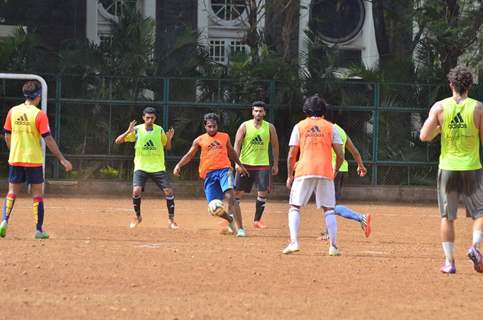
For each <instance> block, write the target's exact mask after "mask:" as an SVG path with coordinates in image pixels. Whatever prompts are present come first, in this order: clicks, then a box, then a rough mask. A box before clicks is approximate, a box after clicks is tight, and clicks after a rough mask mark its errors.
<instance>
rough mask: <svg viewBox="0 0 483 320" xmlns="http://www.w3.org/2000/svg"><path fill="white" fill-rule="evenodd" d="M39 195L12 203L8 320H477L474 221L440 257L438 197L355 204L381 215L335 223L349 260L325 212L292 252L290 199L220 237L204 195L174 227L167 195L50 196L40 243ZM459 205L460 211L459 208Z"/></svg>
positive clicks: (1, 277) (4, 308) (180, 206)
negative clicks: (367, 232) (36, 235)
mask: <svg viewBox="0 0 483 320" xmlns="http://www.w3.org/2000/svg"><path fill="white" fill-rule="evenodd" d="M30 204H31V200H29V199H27V198H20V199H18V200H17V202H16V204H15V210H14V213H13V217H12V221H11V225H10V229H9V230H8V234H7V237H6V238H5V239H1V240H0V250H1V251H0V252H1V260H0V266H1V273H0V288H1V290H0V299H1V302H2V303H1V311H0V318H1V319H34V318H35V319H328V318H329V319H330V318H334V319H351V318H352V319H388V318H390V319H391V320H394V319H414V318H418V319H478V318H481V315H482V312H483V302H482V299H481V297H482V295H481V293H482V290H483V275H482V274H478V273H476V272H474V271H473V268H472V265H471V263H470V262H469V260H468V259H467V258H466V257H465V252H466V248H467V246H468V243H469V241H470V239H471V221H470V220H468V219H460V220H459V221H458V222H457V236H458V239H457V242H456V258H457V268H458V272H457V274H456V275H452V276H448V275H443V274H440V273H439V271H438V270H439V266H440V263H441V261H442V252H441V245H440V241H439V231H438V230H439V219H438V212H437V209H436V207H435V205H427V206H414V205H405V204H403V205H395V204H380V203H376V204H368V203H351V204H350V206H351V207H353V208H355V209H358V210H361V211H363V212H367V211H370V212H371V213H372V214H373V217H374V223H373V228H374V231H373V234H372V236H371V237H370V238H369V239H366V238H364V236H363V233H362V231H361V229H360V227H359V225H358V224H357V223H355V222H352V221H347V220H343V219H340V218H339V219H338V222H339V237H338V242H339V246H340V248H341V251H342V254H343V255H342V256H340V257H329V256H328V254H327V253H328V247H327V246H328V245H327V243H325V242H320V241H317V240H316V236H317V234H318V232H319V231H320V230H319V229H320V225H321V214H320V212H319V211H317V210H316V209H315V208H314V205H313V204H312V205H311V206H310V207H309V208H306V209H305V210H303V211H302V217H301V230H300V236H301V239H300V240H301V242H300V244H301V251H300V252H298V253H295V254H293V255H289V256H286V255H282V254H281V250H282V249H283V248H284V247H285V245H286V244H287V241H288V227H287V214H286V211H287V204H286V203H285V202H276V203H275V202H274V201H272V202H269V204H268V205H267V209H266V214H265V222H266V224H267V225H268V226H269V228H268V229H265V230H253V229H252V228H251V223H250V221H251V219H252V217H253V213H252V208H253V207H254V204H253V200H247V201H245V202H243V203H242V211H243V215H244V218H245V222H246V224H247V231H248V237H247V238H244V239H238V238H235V237H233V236H226V235H225V236H223V235H220V234H219V233H218V232H219V226H218V224H217V222H218V219H216V218H213V217H211V216H209V215H208V214H207V212H206V209H205V208H206V203H205V202H204V201H203V200H177V202H176V205H177V221H178V223H179V225H180V227H181V229H179V230H176V231H172V230H169V229H168V228H167V223H166V221H167V218H166V204H165V202H164V201H160V200H156V199H146V200H144V201H143V203H142V206H143V208H142V210H143V215H144V221H143V223H142V224H141V225H140V226H139V227H138V228H136V229H134V230H129V229H128V227H127V226H128V223H129V217H130V212H131V209H130V208H131V201H130V199H129V198H128V197H126V198H123V199H114V198H109V199H107V200H104V199H89V198H56V197H52V196H48V197H46V224H45V226H46V230H48V231H49V232H50V234H51V239H49V240H45V241H35V240H33V229H34V222H33V218H32V214H31V205H30ZM462 214H463V211H461V212H460V215H462Z"/></svg>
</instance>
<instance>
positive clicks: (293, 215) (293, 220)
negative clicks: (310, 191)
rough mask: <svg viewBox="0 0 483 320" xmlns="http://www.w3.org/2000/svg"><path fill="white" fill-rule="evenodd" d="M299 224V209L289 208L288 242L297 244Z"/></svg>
mask: <svg viewBox="0 0 483 320" xmlns="http://www.w3.org/2000/svg"><path fill="white" fill-rule="evenodd" d="M299 224H300V209H299V208H295V207H290V209H288V228H289V230H290V242H292V243H298V240H297V234H298V232H299Z"/></svg>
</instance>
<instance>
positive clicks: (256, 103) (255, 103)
mask: <svg viewBox="0 0 483 320" xmlns="http://www.w3.org/2000/svg"><path fill="white" fill-rule="evenodd" d="M254 107H259V108H264V109H265V108H266V105H265V102H263V101H253V102H252V108H254Z"/></svg>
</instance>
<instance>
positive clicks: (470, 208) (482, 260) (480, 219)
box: [464, 169, 483, 272]
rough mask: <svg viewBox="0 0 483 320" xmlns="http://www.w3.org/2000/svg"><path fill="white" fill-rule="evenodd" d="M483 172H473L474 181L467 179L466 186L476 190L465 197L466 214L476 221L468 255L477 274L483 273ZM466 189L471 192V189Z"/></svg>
mask: <svg viewBox="0 0 483 320" xmlns="http://www.w3.org/2000/svg"><path fill="white" fill-rule="evenodd" d="M481 172H482V170H481V169H480V170H477V171H475V172H473V173H474V177H473V179H465V184H466V185H472V186H474V188H473V189H474V190H471V191H472V192H470V194H469V195H465V197H464V201H465V207H466V214H467V215H468V216H471V217H472V218H473V220H474V221H473V239H472V244H471V247H470V248H469V249H468V253H467V255H468V258H469V259H470V260H471V261H472V262H473V268H474V269H475V271H477V272H483V257H482V255H481V252H480V243H481V241H483V185H482V182H483V180H482V179H481V178H482V177H481ZM471 180H474V181H471ZM464 189H465V190H469V189H470V188H464Z"/></svg>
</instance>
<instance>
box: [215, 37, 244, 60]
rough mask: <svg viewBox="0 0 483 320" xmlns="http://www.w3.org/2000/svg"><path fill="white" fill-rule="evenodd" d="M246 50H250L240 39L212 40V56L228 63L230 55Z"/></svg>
mask: <svg viewBox="0 0 483 320" xmlns="http://www.w3.org/2000/svg"><path fill="white" fill-rule="evenodd" d="M246 52H248V47H247V46H246V45H244V44H242V42H241V41H240V40H231V39H217V40H210V58H211V59H213V61H216V62H219V63H223V64H227V63H228V58H229V57H230V55H232V54H237V53H246Z"/></svg>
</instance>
